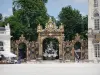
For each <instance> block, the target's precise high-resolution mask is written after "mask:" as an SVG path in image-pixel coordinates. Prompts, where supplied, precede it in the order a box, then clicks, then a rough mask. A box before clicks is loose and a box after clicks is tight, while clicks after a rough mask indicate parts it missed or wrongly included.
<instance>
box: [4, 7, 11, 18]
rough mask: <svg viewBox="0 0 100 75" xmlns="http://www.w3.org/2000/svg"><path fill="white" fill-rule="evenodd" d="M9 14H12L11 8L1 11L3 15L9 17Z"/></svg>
mask: <svg viewBox="0 0 100 75" xmlns="http://www.w3.org/2000/svg"><path fill="white" fill-rule="evenodd" d="M10 15H12V8H8V10H7V12H5V13H3V17H4V18H5V17H9V16H10Z"/></svg>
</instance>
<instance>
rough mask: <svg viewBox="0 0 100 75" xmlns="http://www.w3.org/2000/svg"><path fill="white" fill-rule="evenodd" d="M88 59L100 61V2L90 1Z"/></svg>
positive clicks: (97, 0) (99, 0) (98, 0)
mask: <svg viewBox="0 0 100 75" xmlns="http://www.w3.org/2000/svg"><path fill="white" fill-rule="evenodd" d="M88 5H89V9H88V59H89V60H92V61H99V60H100V0H88Z"/></svg>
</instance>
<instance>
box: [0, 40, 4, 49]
mask: <svg viewBox="0 0 100 75" xmlns="http://www.w3.org/2000/svg"><path fill="white" fill-rule="evenodd" d="M0 51H4V49H3V42H2V41H0Z"/></svg>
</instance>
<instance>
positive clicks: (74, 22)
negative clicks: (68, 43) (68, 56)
mask: <svg viewBox="0 0 100 75" xmlns="http://www.w3.org/2000/svg"><path fill="white" fill-rule="evenodd" d="M58 17H59V21H60V22H61V23H63V24H64V29H65V40H72V39H73V37H74V36H75V34H76V33H81V32H82V23H83V22H82V21H83V20H82V15H81V14H80V12H79V11H78V10H76V9H73V8H72V7H71V6H67V7H63V8H62V10H61V12H60V14H59V16H58Z"/></svg>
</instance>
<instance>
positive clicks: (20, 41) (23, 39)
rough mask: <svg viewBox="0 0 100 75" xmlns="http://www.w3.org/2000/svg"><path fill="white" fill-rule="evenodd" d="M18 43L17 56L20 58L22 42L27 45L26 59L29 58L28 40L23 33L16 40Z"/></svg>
mask: <svg viewBox="0 0 100 75" xmlns="http://www.w3.org/2000/svg"><path fill="white" fill-rule="evenodd" d="M16 43H17V58H19V45H20V44H21V43H23V44H25V45H26V60H28V53H29V52H28V41H26V40H25V37H24V36H23V34H22V35H21V37H20V38H19V40H17V41H16Z"/></svg>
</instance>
